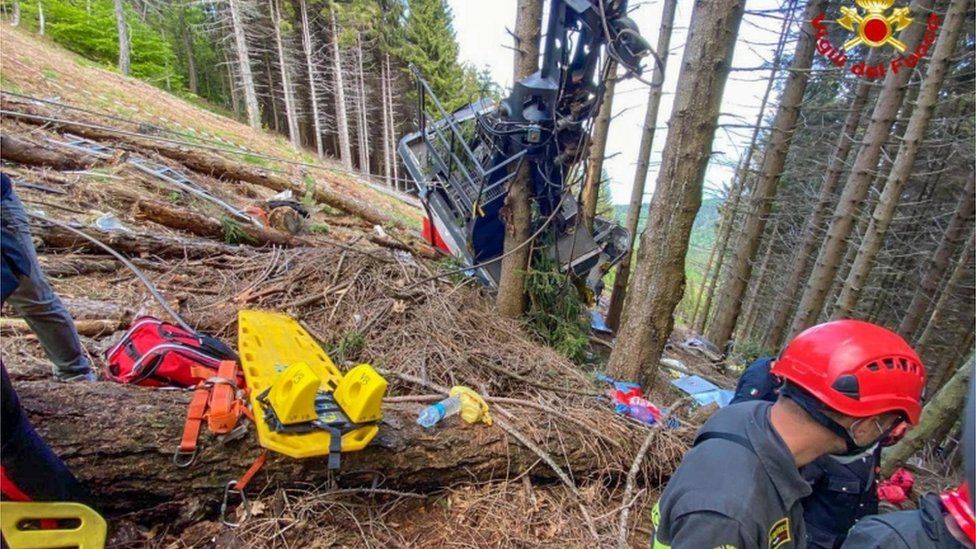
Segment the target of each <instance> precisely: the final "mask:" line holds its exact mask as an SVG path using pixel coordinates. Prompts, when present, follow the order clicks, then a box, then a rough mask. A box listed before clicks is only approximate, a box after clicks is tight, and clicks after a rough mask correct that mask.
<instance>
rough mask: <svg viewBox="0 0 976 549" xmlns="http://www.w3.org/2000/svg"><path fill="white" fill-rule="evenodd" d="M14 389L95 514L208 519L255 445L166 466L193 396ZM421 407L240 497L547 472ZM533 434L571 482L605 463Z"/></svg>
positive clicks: (18, 383) (665, 466) (548, 435)
mask: <svg viewBox="0 0 976 549" xmlns="http://www.w3.org/2000/svg"><path fill="white" fill-rule="evenodd" d="M14 388H15V389H16V391H17V392H18V396H19V397H20V400H21V404H22V406H23V407H24V409H25V410H26V411H27V413H28V415H29V417H30V418H31V420H32V422H33V424H34V425H35V427H36V428H37V429H38V431H39V432H40V434H41V436H42V437H43V438H44V439H45V440H46V441H47V442H48V443H49V444H50V445H51V446H52V448H53V449H54V451H55V452H56V453H57V454H58V455H60V456H61V458H62V459H64V460H65V462H66V463H67V464H68V466H69V467H70V468H71V469H72V471H73V472H74V473H75V475H77V476H78V478H79V479H80V480H81V481H82V482H84V483H85V484H86V485H87V486H88V487H89V488H90V489H91V491H92V492H93V494H94V496H95V498H96V500H97V501H98V502H99V504H100V511H102V512H103V513H104V514H106V515H107V516H109V517H113V516H117V515H120V514H126V515H128V516H129V517H130V518H132V519H133V520H135V521H137V522H150V521H151V522H160V523H161V522H165V523H174V522H181V521H185V520H194V519H196V520H199V518H200V517H201V515H204V514H208V515H211V516H212V515H213V514H214V512H215V511H216V508H217V505H218V504H219V503H220V498H221V496H222V494H223V489H224V486H225V485H226V483H227V481H229V480H231V479H236V478H238V477H240V476H241V474H243V473H244V471H245V470H246V469H247V468H248V467H249V466H250V465H251V463H252V462H253V461H254V459H255V458H256V457H257V456H258V455H259V454H260V451H261V449H260V448H259V447H258V444H257V441H256V439H255V437H254V435H253V427H252V428H251V429H250V431H251V432H250V433H248V435H247V436H246V437H245V438H244V439H243V440H239V441H235V442H231V443H227V444H219V443H218V442H217V441H216V440H214V438H213V437H212V436H210V435H209V434H208V433H206V429H204V435H203V436H202V437H201V439H200V452H199V454H198V455H197V459H196V461H195V462H194V464H193V465H191V466H190V467H186V468H179V467H176V466H174V465H173V462H172V459H173V452H174V451H175V450H176V447H177V445H178V444H179V440H180V435H181V433H182V431H183V423H184V421H185V419H186V411H187V406H188V403H189V400H190V394H189V393H187V392H183V391H160V390H153V389H147V388H142V387H136V386H131V385H119V384H115V383H111V382H99V383H71V384H65V383H57V382H53V381H47V380H44V381H26V380H23V379H18V378H16V377H15V378H14ZM421 406H422V405H421V404H406V403H404V404H387V405H385V406H384V419H383V421H382V423H381V424H380V432H379V434H378V435H377V436H376V438H375V439H374V440H373V441H372V442H371V443H370V445H369V446H367V447H366V448H365V449H364V450H362V451H359V452H349V453H344V454H343V455H342V464H341V469H340V473H339V474H338V475H336V474H335V473H334V472H332V471H330V470H329V469H328V468H327V467H326V466H325V458H321V459H317V458H310V459H293V458H288V457H285V456H281V455H278V454H276V453H274V452H272V453H270V454H269V456H268V461H267V463H266V465H265V466H264V467H263V469H262V470H261V472H260V473H258V475H257V476H255V477H254V481H253V482H252V483H251V484H250V486H249V487H248V493H249V494H257V493H260V492H261V491H262V490H264V489H265V488H266V487H269V486H274V485H275V484H279V485H286V486H287V485H298V484H301V485H303V486H308V485H313V484H319V483H322V482H326V481H332V480H333V479H334V480H336V481H337V482H338V484H339V485H340V486H365V487H368V486H370V485H371V483H372V481H374V480H375V479H376V478H377V476H378V475H382V477H383V478H384V479H385V481H384V487H385V488H406V489H419V490H427V489H431V488H434V489H436V488H438V487H444V486H450V485H452V484H454V483H458V482H477V481H488V480H492V479H497V478H505V477H507V476H513V477H514V476H517V475H520V474H524V473H526V472H530V474H531V475H532V477H534V478H537V479H547V480H551V479H554V478H555V476H554V474H553V472H552V470H551V469H549V468H548V467H546V466H545V465H544V464H543V465H539V463H538V460H539V458H538V456H537V455H536V454H535V453H533V452H531V451H529V450H528V449H526V447H525V446H523V445H521V444H520V443H519V442H517V441H516V440H515V439H514V438H512V437H509V436H507V435H506V433H505V432H504V431H503V430H501V429H500V428H498V427H487V426H484V425H468V424H466V423H464V422H462V421H458V420H454V421H448V422H444V424H443V425H438V426H437V427H436V431H435V432H433V433H432V432H431V431H427V430H424V429H423V428H421V427H419V426H418V425H417V424H416V422H415V419H416V417H417V412H418V411H419V410H420V407H421ZM536 415H538V416H539V418H538V419H539V421H545V417H544V416H543V415H542V414H541V413H538V412H535V411H533V410H531V409H526V412H525V413H521V414H520V416H521V417H523V418H525V417H533V416H536ZM607 415H608V416H609V412H608V413H607ZM608 420H609V417H608ZM259 421H260V419H259ZM92 426H96V427H97V428H94V429H93V428H92ZM541 436H542V437H543V439H542V440H538V439H537V440H535V441H534V442H535V443H536V444H537V445H538V446H539V447H541V448H553V449H558V450H557V451H558V452H559V455H558V459H559V461H560V462H561V464H562V465H565V466H566V467H568V468H569V469H571V470H572V471H573V475H574V477H575V478H580V479H581V478H585V477H587V476H590V475H591V474H595V473H597V472H602V471H604V470H605V469H606V467H607V466H608V464H607V463H606V460H605V459H604V456H602V455H601V454H600V453H599V451H596V452H595V451H594V444H593V442H594V441H593V435H592V434H590V433H588V432H585V431H572V430H570V431H559V430H555V429H549V430H544V434H542V435H541ZM627 447H628V450H631V449H632V451H624V452H621V455H628V456H629V455H631V454H632V453H633V452H636V445H632V444H627ZM627 460H629V458H627ZM623 461H625V460H621V463H619V464H617V463H611V464H610V465H611V466H612V467H615V468H619V470H620V471H623V470H624V468H625V467H626V465H627V463H623ZM671 467H672V464H671V463H670V462H669V460H662V463H660V464H659V465H657V466H653V465H652V473H656V474H657V475H661V476H665V477H666V476H668V475H670V474H671V473H672V472H673V471H672V470H671ZM653 476H655V475H654V474H652V477H653Z"/></svg>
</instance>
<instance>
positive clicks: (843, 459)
mask: <svg viewBox="0 0 976 549" xmlns="http://www.w3.org/2000/svg"><path fill="white" fill-rule="evenodd" d="M877 447H878V443H877V442H875V443H874V444H872V445H871V446H869V447H867V448H866V449H865V450H864V451H863V452H859V453H856V454H852V455H843V456H838V455H835V454H830V457H831V459H833V460H834V461H836V462H837V463H842V464H844V465H847V464H849V463H854V462H855V461H858V460H860V459H863V458H866V457H869V456H871V454H873V453H874V450H875V449H876V448H877Z"/></svg>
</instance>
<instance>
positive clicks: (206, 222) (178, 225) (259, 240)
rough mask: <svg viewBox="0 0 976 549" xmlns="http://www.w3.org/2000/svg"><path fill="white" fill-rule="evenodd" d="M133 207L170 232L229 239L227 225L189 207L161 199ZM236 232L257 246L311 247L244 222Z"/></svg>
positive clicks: (145, 200)
mask: <svg viewBox="0 0 976 549" xmlns="http://www.w3.org/2000/svg"><path fill="white" fill-rule="evenodd" d="M134 208H135V210H136V213H137V214H138V215H140V216H142V217H143V218H145V219H148V220H149V221H152V222H154V223H159V224H160V225H163V226H165V227H169V228H171V229H177V230H181V231H186V232H188V233H191V234H195V235H197V236H202V237H204V238H215V239H218V240H223V239H225V238H227V234H226V229H225V227H224V224H223V223H221V222H220V221H218V220H216V219H214V218H212V217H210V216H206V215H203V214H199V213H196V212H192V211H190V210H188V209H187V208H180V207H176V206H171V205H169V204H166V203H165V202H160V201H158V200H149V199H145V198H138V199H136V201H135V205H134ZM234 222H235V226H236V230H239V231H240V233H241V235H242V236H241V237H240V241H241V242H242V243H246V244H252V245H255V246H264V245H267V244H276V245H278V246H289V247H298V246H309V245H310V244H309V243H308V242H306V241H305V240H302V239H301V238H298V237H296V236H294V235H290V234H286V233H283V232H279V231H273V230H269V229H264V228H261V227H257V226H254V225H250V224H247V223H244V222H238V221H236V220H235V221H234Z"/></svg>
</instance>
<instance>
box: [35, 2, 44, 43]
mask: <svg viewBox="0 0 976 549" xmlns="http://www.w3.org/2000/svg"><path fill="white" fill-rule="evenodd" d="M37 34H39V35H41V36H44V3H43V1H42V0H37Z"/></svg>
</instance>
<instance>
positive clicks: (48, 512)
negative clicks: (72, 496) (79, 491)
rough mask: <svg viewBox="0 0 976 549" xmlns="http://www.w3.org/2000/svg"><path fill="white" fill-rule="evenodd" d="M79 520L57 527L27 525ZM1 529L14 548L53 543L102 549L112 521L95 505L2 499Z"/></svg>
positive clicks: (39, 548)
mask: <svg viewBox="0 0 976 549" xmlns="http://www.w3.org/2000/svg"><path fill="white" fill-rule="evenodd" d="M52 519H53V520H59V521H71V522H76V524H73V525H71V526H69V527H64V528H56V529H50V530H48V529H34V528H36V526H34V525H30V527H31V529H27V528H24V523H25V521H27V522H30V523H35V522H37V521H41V520H52ZM0 531H2V532H3V538H4V540H6V542H7V545H9V546H10V549H48V548H51V547H78V548H79V549H102V548H104V547H105V536H106V535H107V533H108V525H107V524H106V523H105V519H103V518H102V516H101V515H99V514H98V513H96V512H95V511H94V510H93V509H92V508H91V507H88V506H87V505H82V504H80V503H67V502H63V503H62V502H57V503H50V502H33V501H32V502H19V501H17V502H15V501H4V502H0Z"/></svg>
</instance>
